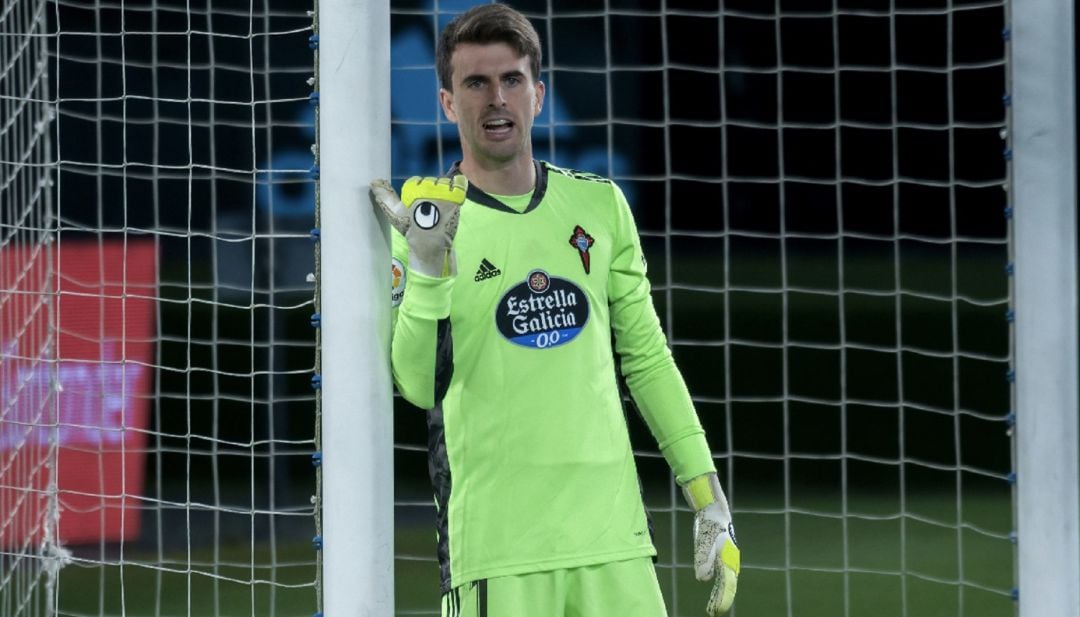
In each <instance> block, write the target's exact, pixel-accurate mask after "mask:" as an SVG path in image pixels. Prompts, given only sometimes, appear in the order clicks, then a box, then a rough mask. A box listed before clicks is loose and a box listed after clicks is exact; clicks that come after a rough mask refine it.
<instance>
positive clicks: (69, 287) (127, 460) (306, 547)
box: [0, 0, 317, 615]
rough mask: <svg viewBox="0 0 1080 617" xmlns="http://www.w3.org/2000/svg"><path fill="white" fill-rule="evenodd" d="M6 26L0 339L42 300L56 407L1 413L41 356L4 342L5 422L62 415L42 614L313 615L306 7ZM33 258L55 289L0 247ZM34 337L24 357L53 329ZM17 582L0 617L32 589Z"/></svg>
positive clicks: (54, 10)
mask: <svg viewBox="0 0 1080 617" xmlns="http://www.w3.org/2000/svg"><path fill="white" fill-rule="evenodd" d="M2 6H3V7H4V8H3V13H2V15H3V18H4V21H3V29H2V32H3V33H4V40H3V50H4V56H3V67H4V73H3V82H2V83H3V88H4V92H3V94H4V95H5V96H4V98H3V101H2V104H3V109H4V113H3V116H2V122H3V126H4V134H3V140H2V143H3V148H4V150H3V155H2V157H0V158H2V160H3V163H4V178H5V184H4V192H3V204H4V224H5V227H4V235H3V238H4V241H5V245H4V246H3V247H2V248H3V250H5V253H4V258H3V259H4V261H3V264H4V267H3V272H4V281H3V282H4V287H3V288H4V290H5V291H4V294H5V295H4V296H3V298H2V301H4V302H5V304H4V309H3V319H4V323H5V326H4V334H5V336H6V335H7V334H8V330H9V328H8V324H14V323H15V320H16V318H17V316H18V313H20V312H21V313H22V314H23V316H22V317H21V319H27V320H28V319H29V315H30V314H31V313H30V312H28V311H29V310H30V309H31V307H34V306H37V303H38V301H39V300H42V299H49V300H51V303H49V304H44V305H42V306H43V307H45V308H47V307H48V306H50V304H51V307H52V311H53V315H54V323H55V324H56V325H57V330H56V332H55V334H53V335H52V338H51V339H48V340H51V341H52V342H53V347H55V351H54V353H55V357H56V360H57V362H56V363H55V364H54V366H55V369H56V371H55V372H56V376H57V379H58V382H59V384H60V387H61V388H62V390H61V391H60V392H58V394H57V395H56V397H55V399H51V400H53V401H54V403H55V404H54V405H53V406H52V407H49V406H47V405H45V404H44V403H38V402H37V401H39V400H40V401H44V402H48V400H50V399H49V397H48V390H47V386H48V380H47V379H36V380H34V381H27V382H26V384H27V385H28V386H34V387H35V388H38V389H39V390H40V392H39V393H38V394H34V393H33V392H32V391H29V390H28V389H27V388H23V389H22V390H21V391H20V394H19V395H18V396H17V397H16V398H15V399H14V403H11V400H12V399H11V397H10V396H9V390H10V388H11V387H12V386H14V385H17V382H18V379H16V377H15V376H17V375H21V374H22V372H21V371H23V368H22V367H21V366H20V364H19V362H21V363H22V364H29V363H32V362H34V361H35V359H36V357H37V356H36V355H34V354H37V353H39V352H38V351H37V350H35V351H34V354H30V353H29V351H27V350H28V349H29V347H28V346H27V350H23V351H21V352H20V355H18V357H17V359H18V362H9V356H10V357H13V358H14V357H15V356H13V355H11V354H9V350H8V347H5V351H4V365H3V375H2V377H3V380H4V381H3V386H4V394H5V396H4V413H5V418H4V420H5V421H7V420H8V419H10V418H12V417H17V418H22V417H24V416H26V415H27V414H29V413H30V412H31V410H32V408H33V407H34V406H41V407H42V413H44V411H46V410H53V411H54V412H55V413H56V414H57V415H56V417H55V418H54V419H53V420H52V421H51V422H45V423H44V425H45V426H46V427H48V426H50V425H51V426H52V427H53V428H54V430H53V433H52V435H51V439H47V440H44V443H48V444H49V445H50V447H51V448H52V452H51V462H50V468H51V469H54V472H53V473H54V477H55V480H56V483H57V489H58V507H59V517H58V521H57V520H56V517H51V523H46V524H53V525H56V528H55V529H54V532H55V534H56V536H57V537H58V540H59V542H60V544H62V545H63V547H64V548H65V549H67V550H69V551H70V556H69V558H70V561H69V562H68V563H67V565H66V566H65V567H63V569H61V570H60V573H59V578H58V580H57V584H56V586H55V588H56V592H55V600H56V612H57V613H58V614H65V615H122V614H132V615H163V614H169V615H180V614H187V615H190V614H195V615H310V614H313V613H314V612H315V611H316V610H317V597H316V596H317V593H316V591H317V589H316V588H317V571H316V567H315V564H316V561H317V560H316V555H317V551H316V550H315V547H314V546H313V545H312V538H313V536H314V535H315V528H316V527H315V505H314V504H313V503H312V499H311V496H312V495H313V494H314V493H315V492H316V485H315V468H314V467H313V466H312V454H313V452H314V451H315V435H314V427H315V405H314V400H315V393H314V391H313V390H312V388H311V385H310V380H311V375H312V373H313V369H314V364H315V342H314V341H315V337H314V330H313V328H312V312H313V308H312V307H313V300H312V294H313V290H314V286H313V284H312V282H311V281H309V280H308V277H309V273H311V272H312V269H313V248H312V243H311V241H310V237H309V236H310V234H309V230H310V228H311V226H312V221H313V211H314V189H313V186H314V179H313V175H314V174H313V173H312V171H311V167H312V163H313V156H312V153H311V151H310V148H311V144H312V143H313V142H314V120H313V113H312V107H311V105H310V104H309V101H308V98H309V94H310V92H311V86H310V85H309V83H308V80H309V79H310V78H311V76H312V73H313V55H312V50H311V49H310V47H309V40H308V39H309V37H310V36H311V34H312V17H311V14H310V13H309V9H310V8H311V6H310V5H309V6H298V5H297V3H294V2H288V1H277V0H258V1H256V0H252V1H249V2H240V3H227V5H226V4H223V3H213V2H210V1H209V0H202V1H195V2H190V1H180V0H176V1H173V0H140V1H127V0H124V1H122V2H121V1H116V2H111V1H97V2H81V1H80V2H74V1H71V2H68V1H64V0H59V1H55V0H54V1H48V2H14V3H13V2H10V1H8V2H4V3H2ZM16 35H17V36H16ZM46 48H47V50H48V56H46V53H45V50H46ZM9 50H11V51H12V52H13V55H9V54H8V51H9ZM24 50H29V51H24ZM34 50H38V51H40V52H41V53H38V54H37V55H35V53H34ZM14 52H18V54H20V55H14ZM46 57H48V58H49V62H48V71H46V70H45V69H46V64H41V65H40V66H39V65H38V64H37V62H38V60H39V59H44V58H46ZM45 75H48V79H44V76H45ZM38 78H40V84H39V83H38V82H37V81H36V79H38ZM46 86H48V88H46ZM9 88H11V90H9ZM9 111H10V112H11V113H8V112H9ZM44 113H53V114H54V115H55V121H54V123H53V128H54V132H53V139H54V141H53V145H52V152H51V153H50V152H49V150H48V149H47V146H44V145H42V146H34V143H35V140H36V139H38V138H39V137H40V136H39V135H37V134H36V133H35V132H34V131H33V130H32V129H33V128H34V126H35V122H39V121H40V119H41V118H43V117H44V116H43V114H44ZM9 129H10V130H9ZM50 174H54V175H55V179H56V186H55V189H54V194H53V195H52V200H53V203H54V204H55V212H56V216H55V217H52V216H51V213H50V210H49V207H48V201H47V200H46V198H45V197H39V191H40V189H39V188H38V186H39V184H40V181H41V180H43V179H45V178H48V177H49V175H50ZM9 196H10V199H9ZM24 213H25V214H24ZM45 237H52V238H54V239H55V242H54V243H53V247H54V250H55V253H53V254H52V256H53V259H54V263H53V265H52V268H51V272H53V273H55V276H56V278H55V279H50V278H47V277H46V276H45V275H46V274H47V273H48V272H50V270H49V269H48V268H46V267H44V266H42V267H41V268H37V267H30V265H31V264H32V263H37V262H36V261H35V262H31V261H30V259H31V253H28V252H24V253H15V254H16V255H25V258H24V261H25V265H20V264H19V263H18V261H16V260H12V259H10V257H9V256H10V255H11V254H12V253H9V252H7V251H8V250H9V249H10V248H12V247H14V248H15V249H24V250H29V249H31V248H33V247H34V246H36V245H38V244H40V241H41V239H43V238H45ZM35 259H36V260H37V261H42V263H45V262H44V261H43V260H44V259H45V258H44V257H35ZM39 269H40V272H39ZM18 273H22V276H23V278H25V279H28V280H30V282H29V283H19V282H17V281H16V279H14V278H12V276H14V274H18ZM31 275H32V276H31ZM50 284H53V285H55V294H54V295H50V294H48V292H49V290H50V288H49V285H50ZM17 285H26V286H27V289H32V290H33V291H34V292H38V293H37V294H36V295H33V296H31V295H25V294H24V295H19V294H17V293H13V291H12V289H13V286H17ZM40 292H46V293H44V294H42V293H40ZM11 305H14V306H17V307H20V308H18V309H16V310H14V311H13V310H9V308H8V307H9V306H11ZM45 308H42V309H40V310H45ZM34 310H38V309H34ZM38 321H40V322H41V325H40V326H39V325H36V322H34V323H33V325H34V328H35V329H34V330H30V331H28V332H29V334H26V333H23V334H22V338H23V339H24V340H30V338H33V337H44V336H45V334H48V333H50V330H48V329H47V328H46V327H45V326H47V325H48V320H47V319H44V318H43V319H39V320H38ZM28 323H30V322H28ZM12 331H13V332H19V329H18V328H15V329H14V330H12ZM35 333H36V334H35ZM28 337H29V338H28ZM35 340H36V339H35ZM45 340H46V339H44V338H43V341H45ZM49 349H51V348H43V349H42V351H41V352H40V353H41V354H42V355H44V354H45V353H46V351H49ZM12 353H14V352H12ZM9 367H10V368H9ZM12 405H14V407H12ZM12 414H15V416H12ZM3 435H4V438H5V441H6V440H7V438H8V436H9V435H13V433H12V431H11V430H10V429H9V427H8V425H7V424H5V425H4V432H3ZM0 451H2V452H3V453H4V456H5V459H6V457H7V456H8V450H0ZM6 479H7V476H6V475H5V484H6ZM43 486H44V485H42V487H43ZM41 494H44V492H43V491H42V492H41ZM4 495H5V498H6V496H7V493H6V492H5V493H4ZM35 495H38V494H37V493H35ZM8 512H9V510H8V508H7V503H4V507H3V514H4V516H7V514H8ZM22 524H25V522H24V523H22ZM5 537H6V536H5ZM24 561H25V560H24ZM9 563H10V564H16V565H17V564H18V562H17V561H16V560H9V559H8V558H7V557H5V560H4V561H2V562H0V565H2V567H3V569H2V570H0V572H3V573H4V576H5V577H7V576H8V572H9ZM52 563H55V562H52ZM18 567H20V568H21V569H22V571H23V572H26V573H25V574H18V577H20V578H18V580H17V581H14V582H12V581H8V580H4V585H3V594H4V595H3V598H4V602H5V605H4V609H3V610H2V612H4V614H5V615H7V614H17V612H16V613H12V612H11V611H9V610H8V609H9V608H11V607H15V606H16V605H15V602H16V600H15V599H14V598H15V596H16V594H28V593H31V592H34V589H33V587H34V586H35V584H36V585H38V586H40V583H36V582H35V581H36V580H37V578H36V576H35V575H34V573H33V572H32V570H33V568H34V567H36V568H37V569H38V570H40V569H41V566H40V565H38V566H26V565H22V566H18ZM12 572H17V571H15V570H12ZM13 576H14V575H13ZM9 597H10V598H12V600H9V599H8V598H9ZM46 610H47V609H46ZM47 612H50V613H51V610H47ZM27 614H31V613H27ZM34 614H36V613H34Z"/></svg>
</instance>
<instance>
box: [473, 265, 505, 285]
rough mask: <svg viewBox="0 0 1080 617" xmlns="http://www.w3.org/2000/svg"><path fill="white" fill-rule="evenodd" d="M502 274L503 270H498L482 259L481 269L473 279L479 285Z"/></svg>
mask: <svg viewBox="0 0 1080 617" xmlns="http://www.w3.org/2000/svg"><path fill="white" fill-rule="evenodd" d="M500 274H502V270H500V269H498V268H496V267H495V266H494V265H492V263H491V262H490V261H488V260H486V259H482V260H480V269H478V270H477V271H476V276H474V277H473V280H474V281H476V282H477V283H479V282H480V281H486V280H487V279H491V278H495V277H496V276H499V275H500Z"/></svg>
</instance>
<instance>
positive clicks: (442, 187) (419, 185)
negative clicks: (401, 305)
mask: <svg viewBox="0 0 1080 617" xmlns="http://www.w3.org/2000/svg"><path fill="white" fill-rule="evenodd" d="M468 186H469V182H468V180H466V179H465V176H462V175H457V176H454V177H453V178H420V177H419V176H413V177H412V178H409V179H408V180H406V181H405V184H404V185H402V187H401V198H400V199H399V198H398V195H397V193H395V192H394V189H393V187H391V186H390V183H389V182H387V181H386V180H382V179H378V180H372V181H371V196H372V199H373V200H374V201H375V204H376V205H377V206H379V209H381V210H382V211H383V212H384V213H385V214H386V217H387V218H388V219H390V224H391V225H393V226H394V228H395V229H397V230H398V231H400V232H401V235H403V236H405V240H406V241H407V242H408V244H409V268H410V269H412V270H414V271H416V272H419V273H421V274H424V275H427V276H433V277H444V276H453V275H455V274H457V264H456V262H455V259H454V251H453V246H452V244H453V241H454V234H455V233H457V226H458V215H459V213H460V208H461V204H462V203H464V201H465V191H466V190H467V189H468Z"/></svg>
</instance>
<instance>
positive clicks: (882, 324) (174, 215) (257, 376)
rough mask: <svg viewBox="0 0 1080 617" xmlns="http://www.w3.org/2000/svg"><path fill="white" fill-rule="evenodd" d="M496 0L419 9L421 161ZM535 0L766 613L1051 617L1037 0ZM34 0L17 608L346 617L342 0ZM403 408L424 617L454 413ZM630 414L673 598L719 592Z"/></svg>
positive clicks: (19, 338) (13, 567)
mask: <svg viewBox="0 0 1080 617" xmlns="http://www.w3.org/2000/svg"><path fill="white" fill-rule="evenodd" d="M466 4H468V3H466V2H464V1H461V0H438V1H435V0H416V1H413V0H394V1H392V2H391V7H392V29H393V53H392V60H393V66H392V84H391V86H392V88H391V92H392V100H393V114H394V121H393V127H392V129H393V139H394V141H393V161H392V168H393V173H394V175H395V177H396V179H397V180H398V181H400V180H401V179H402V178H404V177H406V176H409V175H413V174H418V173H419V174H432V173H437V172H439V171H441V170H444V169H446V168H447V167H448V166H449V164H450V163H451V162H452V161H453V160H455V159H456V158H458V157H459V156H460V153H459V151H458V149H457V148H458V146H457V145H456V133H455V127H453V126H452V125H448V124H447V123H446V122H445V119H444V118H442V117H441V114H440V112H439V109H438V105H437V101H436V98H435V97H434V93H435V91H436V89H437V84H436V81H435V77H434V67H433V55H432V48H433V46H434V41H435V38H436V35H437V33H438V31H439V28H440V27H441V26H442V25H443V24H445V23H446V21H448V19H449V18H450V16H451V15H452V14H454V13H456V12H457V11H459V10H462V9H463V8H465V5H466ZM514 5H515V6H516V7H517V8H519V9H521V10H523V11H525V12H526V13H527V14H528V15H529V16H530V18H532V19H533V21H534V23H535V25H536V26H537V29H538V30H539V32H540V33H541V37H542V39H543V40H544V45H545V61H544V70H543V75H542V77H543V79H544V80H545V81H546V82H547V85H548V100H547V103H546V104H545V106H544V110H545V111H544V114H543V115H542V116H541V117H540V118H539V119H538V123H537V128H536V132H535V144H536V154H537V156H539V157H541V158H545V159H547V160H550V161H552V162H554V163H556V164H559V165H563V166H567V167H572V168H579V169H583V170H587V171H593V172H597V173H601V174H606V175H608V176H611V177H613V178H614V179H616V180H617V181H618V182H619V183H620V185H622V186H623V187H624V189H625V191H626V193H627V195H628V197H629V199H630V201H631V203H632V205H633V208H634V211H635V216H636V218H637V221H638V225H639V227H640V229H641V231H642V235H643V242H644V246H645V249H646V252H647V256H648V259H649V263H650V278H651V280H652V283H653V287H654V301H655V303H656V305H657V309H658V312H659V314H660V315H661V318H662V321H663V323H664V327H665V330H666V332H667V334H668V337H669V340H670V342H671V345H672V348H673V350H674V352H675V355H676V359H677V361H678V363H679V364H680V366H681V368H682V370H683V373H684V375H685V376H686V378H687V381H688V383H689V386H690V389H691V392H692V394H693V396H694V399H695V401H696V403H697V406H698V409H699V413H700V415H701V418H702V422H703V424H704V425H705V428H706V430H707V431H708V434H709V438H710V443H711V445H712V447H713V449H714V454H715V459H716V461H717V465H718V467H719V469H720V472H721V474H722V478H723V479H724V485H725V487H726V488H727V490H728V493H729V496H730V498H731V501H732V505H733V507H734V511H735V517H736V522H737V524H738V527H739V537H740V542H741V545H742V547H743V551H744V556H745V559H746V562H745V564H744V574H743V575H742V577H741V580H740V593H739V599H738V603H737V606H736V608H735V611H736V614H739V612H742V613H744V614H769V615H820V614H835V615H864V614H872V615H876V616H877V615H882V616H885V617H889V616H891V615H897V616H908V615H922V614H949V615H975V614H978V615H980V616H981V615H1006V614H1012V612H1013V603H1012V601H1011V599H1010V597H1009V596H1010V591H1011V588H1012V586H1013V563H1014V557H1013V550H1014V549H1013V545H1012V543H1011V541H1010V532H1011V529H1012V525H1013V523H1012V508H1011V504H1010V494H1011V485H1010V480H1011V474H1010V469H1011V463H1010V449H1011V440H1010V436H1009V435H1008V429H1009V427H1010V417H1011V416H1010V414H1009V409H1010V395H1011V384H1010V372H1009V364H1010V357H1011V350H1010V347H1009V325H1008V322H1009V311H1008V307H1009V291H1008V287H1009V285H1008V267H1007V265H1008V261H1009V259H1008V252H1009V246H1008V242H1009V225H1008V220H1007V216H1006V214H1007V209H1006V204H1007V196H1006V193H1005V191H1003V187H1004V185H1005V183H1006V181H1007V172H1008V167H1007V155H1006V156H1003V147H1004V145H1003V143H1004V142H1003V141H1002V140H1001V131H1002V130H1003V129H1004V128H1005V126H1006V114H1005V107H1004V105H1003V103H1007V99H1005V100H1004V101H1003V99H1002V95H1003V94H1004V93H1005V91H1006V85H1005V84H1006V72H1007V67H1006V66H1005V52H1006V45H1007V42H1006V41H1005V40H1004V39H1003V38H1002V36H1001V34H1002V30H1003V26H1004V25H1005V23H1006V13H1007V9H1008V6H1007V4H1006V3H1005V2H1004V1H997V2H994V1H982V2H976V1H970V2H966V1H945V0H892V1H890V2H885V1H882V0H859V1H856V0H832V1H821V0H802V1H799V2H794V1H791V2H787V1H785V2H779V1H778V2H772V3H762V2H755V1H750V0H729V1H727V2H723V3H720V2H702V1H700V0H678V1H677V0H667V1H660V0H656V1H648V2H646V1H644V0H604V1H600V0H594V1H590V2H569V1H564V0H520V1H518V2H515V3H514ZM0 7H2V8H0V36H2V39H3V40H2V43H0V51H2V56H0V69H2V71H3V72H2V73H0V74H2V75H3V79H2V80H0V109H2V111H3V114H2V115H0V148H2V150H0V164H2V170H3V171H2V174H0V180H2V184H0V197H2V201H0V203H2V206H0V216H2V217H3V219H2V221H0V224H2V227H0V231H2V234H0V250H2V251H3V259H2V262H0V263H2V265H0V277H2V279H3V285H2V286H0V306H2V310H0V335H2V337H0V343H2V345H0V351H2V354H3V355H2V359H3V364H2V365H0V379H2V381H0V383H2V392H3V396H2V401H3V407H2V409H0V413H2V414H3V416H2V417H0V422H2V424H0V429H2V430H0V437H2V439H3V442H2V443H0V474H3V475H2V481H0V534H2V535H0V538H3V541H2V542H0V546H2V549H0V550H2V551H3V556H2V558H0V583H2V584H0V607H2V608H0V612H3V613H4V614H13V615H21V614H27V615H36V614H53V613H59V614H71V615H76V614H77V615H118V614H154V615H161V614H206V615H211V614H212V615H256V614H258V615H262V614H274V615H279V614H280V615H288V614H297V615H307V614H311V613H312V612H313V610H314V609H315V607H316V606H317V604H318V599H317V597H316V596H317V587H318V570H317V568H316V566H315V563H314V562H315V554H316V551H315V550H314V548H313V547H312V545H311V542H310V540H311V537H312V535H313V534H314V533H315V530H316V527H315V509H314V506H313V505H312V503H311V501H310V495H311V494H312V492H314V491H315V487H314V485H315V468H313V467H312V465H311V464H310V458H311V455H312V454H313V452H314V451H315V450H316V449H317V447H316V441H315V435H314V427H315V410H314V408H315V404H314V395H313V393H312V390H311V388H310V384H309V381H310V377H311V374H312V372H313V368H314V367H315V343H314V341H315V337H314V336H313V331H312V329H311V321H312V315H311V313H312V310H313V308H312V307H313V304H312V300H311V296H312V291H313V285H312V283H311V281H310V280H309V278H308V274H309V273H310V272H312V270H313V264H312V249H311V245H310V242H309V233H308V227H309V226H310V225H311V221H312V217H313V215H312V210H311V208H312V203H313V201H314V189H313V184H314V177H315V176H317V170H315V169H312V164H313V156H312V154H311V151H310V144H311V143H312V142H313V141H314V120H313V113H312V106H311V105H310V104H309V95H310V90H311V86H310V84H309V82H308V80H309V78H310V76H311V73H312V62H311V59H312V57H311V50H310V48H309V43H310V41H309V37H310V36H311V34H312V26H311V16H310V15H308V14H307V12H306V10H304V9H306V8H307V7H303V8H298V6H297V5H296V4H295V3H292V2H286V1H284V0H281V1H276V0H274V1H269V0H267V1H249V2H246V3H244V2H241V3H229V4H227V5H225V4H222V3H211V2H210V1H209V0H197V1H186V2H181V1H179V0H138V1H128V0H124V1H123V2H119V1H116V2H109V1H102V0H98V1H96V2H74V1H67V0H53V1H48V2H46V1H42V0H7V1H6V2H3V3H0ZM50 118H51V119H52V122H51V124H50ZM47 136H50V137H51V138H52V145H50V143H49V139H46V138H45V137H47ZM1006 154H1007V153H1006ZM50 178H53V179H54V180H55V182H56V186H55V188H54V189H53V191H52V192H51V193H50V191H48V190H47V186H48V183H49V179H50ZM50 241H51V243H50ZM42 297H45V298H47V299H49V300H50V301H49V302H44V303H43V302H41V298H42ZM54 380H55V381H56V382H57V383H58V384H59V387H60V388H62V390H60V391H57V390H56V389H55V388H53V387H52V382H53V381H54ZM398 404H399V405H401V403H400V402H398ZM395 421H396V426H395V432H396V441H397V447H396V449H395V461H394V462H395V466H396V470H397V471H396V486H395V490H396V494H397V496H398V498H397V502H396V504H395V508H396V514H397V516H396V519H397V528H396V530H395V544H396V546H397V560H396V564H395V569H396V580H397V583H396V584H397V594H396V596H397V606H398V613H399V614H437V612H438V611H437V608H436V607H437V606H438V599H437V597H436V593H437V588H438V585H437V577H438V574H437V567H436V566H435V563H434V554H435V551H434V538H433V533H432V525H433V522H434V512H433V507H432V500H431V497H430V489H429V487H428V485H427V480H426V475H427V470H426V452H425V443H426V438H425V426H424V418H423V414H420V413H415V412H414V410H405V409H401V410H399V413H398V414H396V420H395ZM629 426H630V430H631V434H632V437H633V439H634V443H635V446H636V454H637V462H638V467H639V470H640V472H641V475H642V480H643V484H644V488H645V499H646V503H647V506H648V507H649V509H650V511H651V513H652V515H653V519H654V522H655V523H656V531H657V534H656V537H655V541H656V544H657V547H658V551H659V556H658V560H657V567H658V570H659V573H660V580H661V585H662V588H663V591H664V594H665V599H666V600H667V602H668V605H669V607H670V609H671V611H670V612H671V614H672V615H697V614H700V612H701V610H702V607H703V606H704V603H705V597H706V595H707V593H708V586H707V585H704V584H700V583H697V582H695V581H694V580H693V574H692V571H691V567H690V563H689V560H690V554H691V553H690V521H691V517H690V513H689V512H688V511H687V510H686V508H685V507H684V506H683V504H682V503H681V498H680V497H679V496H678V491H677V490H676V487H675V486H674V484H673V483H672V482H671V479H670V472H669V471H668V469H667V467H666V465H665V463H664V462H663V460H662V458H661V457H660V455H659V453H658V452H657V451H656V447H655V443H654V442H653V441H652V439H651V437H650V436H649V435H648V433H647V431H646V430H645V428H644V425H643V423H641V422H639V421H637V419H635V418H630V420H629ZM39 444H44V445H40V446H39ZM48 461H53V463H52V464H51V466H50V464H49V463H48ZM12 487H13V488H14V490H12ZM51 504H53V505H51ZM54 506H55V507H56V508H57V513H54V514H53V515H51V516H50V515H49V514H48V510H49V508H50V507H54ZM57 514H58V515H59V518H58V519H57ZM56 520H59V524H58V525H57V526H56V527H54V528H51V529H50V524H51V523H50V521H56ZM16 538H17V539H18V540H16ZM50 538H52V540H50ZM57 544H59V545H62V546H64V547H65V548H66V549H67V550H70V554H64V553H63V552H61V551H59V550H54V549H51V548H50V547H55V546H56V545H57ZM61 564H67V565H66V566H65V567H64V568H63V569H61V570H60V571H59V572H60V574H59V578H58V580H56V582H55V584H52V582H51V581H53V577H52V576H51V574H50V573H51V572H54V571H55V566H59V565H61Z"/></svg>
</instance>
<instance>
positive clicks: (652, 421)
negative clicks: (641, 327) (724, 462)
mask: <svg viewBox="0 0 1080 617" xmlns="http://www.w3.org/2000/svg"><path fill="white" fill-rule="evenodd" d="M658 360H659V361H658V362H656V363H655V365H654V366H653V367H650V370H649V371H648V372H647V373H646V374H640V375H635V376H634V378H633V379H631V378H630V377H628V378H627V385H628V387H629V388H630V393H631V395H632V396H633V398H634V402H635V403H636V404H637V406H638V409H639V410H641V415H642V417H643V418H644V419H645V423H646V424H647V425H648V426H649V430H650V431H651V432H652V434H653V436H654V437H655V438H656V442H657V444H658V445H659V447H660V452H661V453H662V454H663V455H664V459H665V460H666V461H667V463H668V465H669V466H670V467H671V470H672V472H674V474H675V478H676V480H677V481H678V482H679V484H686V483H687V482H689V481H690V480H691V479H692V478H695V477H697V476H700V475H701V474H705V473H710V472H715V471H716V466H715V465H714V463H713V460H712V452H711V451H710V450H709V444H708V441H707V440H706V438H705V430H704V429H703V428H702V427H701V422H700V421H699V419H698V416H697V412H696V411H695V409H694V403H693V401H692V400H691V398H690V393H689V391H688V390H687V389H686V383H685V382H684V381H683V378H682V375H681V374H680V373H679V370H678V368H676V366H675V362H674V361H673V360H672V358H671V355H670V353H669V352H668V350H667V348H666V347H664V348H663V357H661V358H659V359H658Z"/></svg>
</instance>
